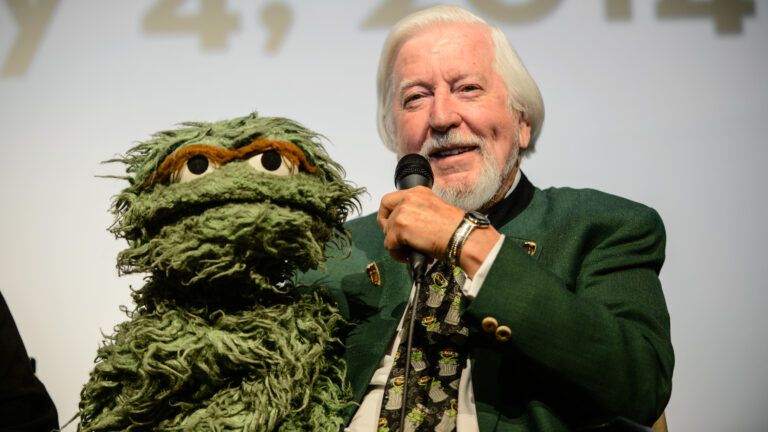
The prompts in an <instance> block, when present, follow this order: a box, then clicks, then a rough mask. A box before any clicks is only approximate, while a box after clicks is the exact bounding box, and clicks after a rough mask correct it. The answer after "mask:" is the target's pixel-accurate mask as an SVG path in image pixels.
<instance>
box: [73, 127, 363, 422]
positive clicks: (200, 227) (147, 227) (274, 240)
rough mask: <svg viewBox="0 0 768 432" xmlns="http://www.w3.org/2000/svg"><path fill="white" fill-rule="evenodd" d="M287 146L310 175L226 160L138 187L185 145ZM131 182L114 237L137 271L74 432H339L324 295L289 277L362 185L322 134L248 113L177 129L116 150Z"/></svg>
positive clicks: (319, 257) (310, 260) (332, 316)
mask: <svg viewBox="0 0 768 432" xmlns="http://www.w3.org/2000/svg"><path fill="white" fill-rule="evenodd" d="M255 138H270V139H276V140H284V141H289V142H291V143H293V144H295V145H296V146H298V147H299V149H300V150H301V151H302V152H303V153H304V155H305V157H306V158H307V159H308V160H309V162H310V163H311V164H312V165H315V166H317V167H318V168H319V170H318V171H317V172H315V173H312V174H310V173H307V172H299V173H297V174H295V175H288V176H276V175H273V174H270V173H265V172H260V171H256V170H255V169H253V168H252V167H251V166H250V165H249V164H248V162H247V161H243V160H238V161H231V162H229V163H227V164H226V165H224V166H221V167H218V168H217V169H216V170H214V171H212V172H211V173H208V174H205V175H203V176H200V177H199V178H196V179H194V180H192V181H189V182H186V183H170V184H153V183H151V182H147V179H149V178H151V176H152V173H153V172H154V170H155V169H157V167H158V166H159V165H160V164H161V163H162V161H163V159H164V158H165V157H167V156H168V155H171V154H172V153H173V152H174V151H177V150H179V149H181V148H183V147H185V146H187V145H191V144H206V145H211V146H221V147H228V148H236V147H241V146H245V145H248V144H250V143H251V142H252V141H253V139H255ZM116 161H119V162H122V163H125V164H126V166H127V167H126V171H127V173H128V176H126V177H125V179H127V180H128V183H129V185H128V187H127V188H126V189H125V190H123V191H122V192H121V193H120V194H119V195H118V196H117V197H116V199H115V201H114V204H113V212H114V214H115V223H114V225H113V226H112V228H111V230H112V232H113V233H115V234H116V235H117V236H118V237H121V238H124V239H126V240H127V242H128V248H127V249H125V250H124V251H122V252H121V253H120V254H119V256H118V269H119V270H120V272H122V273H146V274H147V276H146V284H145V285H144V286H142V287H141V288H139V289H137V290H136V291H135V292H134V293H133V298H134V301H135V303H136V306H135V308H133V309H132V310H130V311H129V310H128V309H127V308H126V309H125V311H126V313H127V315H128V318H129V319H128V320H127V321H125V322H123V323H121V324H118V325H117V326H116V327H115V329H114V333H112V334H110V335H107V336H105V340H104V344H103V345H102V346H101V347H100V348H99V349H98V352H97V358H96V365H95V367H94V370H93V371H92V372H91V375H90V379H89V381H88V383H87V384H86V385H85V386H84V388H83V390H82V392H81V402H80V426H79V430H81V431H107V430H109V431H117V430H120V431H123V430H130V431H150V430H151V431H155V430H161V431H179V430H184V431H187V430H189V431H192V430H194V431H229V430H238V431H239V430H247V431H264V430H278V429H279V430H285V431H305V430H323V431H336V430H338V428H339V426H340V424H341V423H342V422H343V418H342V415H341V412H342V410H344V409H345V408H347V407H348V406H349V405H350V400H351V394H350V388H349V386H348V385H347V384H345V373H346V365H345V363H344V360H343V359H342V358H341V348H342V347H341V345H340V343H339V339H338V335H339V332H340V331H342V329H343V328H344V327H345V326H346V323H345V321H344V320H343V318H342V316H341V314H340V313H339V312H338V309H337V307H336V306H335V305H334V303H333V301H331V300H330V298H329V297H328V295H327V293H326V290H325V289H324V288H323V287H322V286H320V285H318V284H311V285H310V284H301V283H296V282H293V281H292V279H293V278H294V275H295V273H296V272H298V271H304V270H308V269H312V268H316V267H318V266H320V265H322V263H323V261H324V260H325V259H326V256H325V254H324V250H325V248H326V244H328V243H329V242H331V243H333V244H336V245H337V247H339V248H341V249H344V247H345V246H344V245H345V244H346V243H347V239H348V237H347V233H346V231H345V229H344V227H343V223H344V221H345V219H346V217H347V214H348V213H349V212H350V211H351V210H353V209H354V208H356V206H357V201H356V196H357V194H358V193H360V192H361V190H360V189H358V188H355V187H352V186H350V185H349V184H347V183H346V182H345V181H344V179H343V174H344V173H343V171H342V170H341V167H339V166H338V165H337V164H336V163H335V162H333V161H332V160H330V158H329V157H328V155H327V154H326V153H325V151H324V150H323V148H322V145H321V144H320V137H319V136H318V135H317V134H315V133H313V132H311V131H309V130H307V129H305V128H304V127H302V126H301V125H299V124H297V123H295V122H293V121H290V120H287V119H280V118H262V117H258V116H257V115H256V114H251V115H249V116H245V117H241V118H237V119H232V120H225V121H221V122H216V123H185V124H184V125H183V127H182V128H180V129H176V130H173V131H165V132H160V133H158V134H155V135H154V136H153V138H152V139H151V140H149V141H147V142H144V143H140V144H138V145H137V146H135V147H134V148H132V149H131V150H129V151H128V153H127V154H126V155H125V156H123V157H121V158H118V159H116Z"/></svg>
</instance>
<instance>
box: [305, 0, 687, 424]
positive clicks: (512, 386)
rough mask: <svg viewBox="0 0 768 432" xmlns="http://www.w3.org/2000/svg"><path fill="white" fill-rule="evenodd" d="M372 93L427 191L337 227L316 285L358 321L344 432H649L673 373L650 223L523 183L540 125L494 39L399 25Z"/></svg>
mask: <svg viewBox="0 0 768 432" xmlns="http://www.w3.org/2000/svg"><path fill="white" fill-rule="evenodd" d="M378 96H379V131H380V134H381V136H382V139H383V140H384V142H385V144H386V145H387V146H388V147H389V148H391V149H392V150H393V151H395V152H396V153H397V155H398V157H402V156H403V155H406V154H409V153H420V154H421V155H423V156H425V157H426V158H427V159H428V160H429V164H430V165H431V168H432V170H433V172H434V188H433V189H432V190H430V189H427V188H425V187H415V188H411V189H407V190H402V191H397V192H393V193H390V194H388V195H386V196H384V198H383V199H382V201H381V205H380V208H379V211H378V213H377V214H376V215H369V216H366V217H362V218H360V219H357V220H354V221H351V222H350V223H349V224H348V228H349V229H350V231H351V234H352V240H353V247H352V253H351V255H348V254H347V253H345V252H346V251H342V252H341V253H339V254H338V258H337V259H335V260H332V261H330V262H329V264H328V266H327V269H326V270H325V271H323V272H322V273H320V274H315V276H321V277H323V278H324V283H326V284H330V286H332V287H334V289H336V291H335V292H334V294H335V295H336V296H337V299H338V301H339V305H340V309H341V310H342V312H343V313H344V314H345V315H346V316H348V317H349V319H350V321H351V322H352V323H353V324H354V326H353V327H352V329H351V331H350V332H349V334H348V335H346V339H345V346H346V359H347V364H348V369H349V370H348V376H349V380H350V382H351V384H352V387H353V390H354V392H355V396H356V400H357V401H359V402H360V405H359V407H355V409H353V410H351V412H350V413H349V414H350V424H349V426H348V428H347V430H354V431H375V430H379V431H387V430H391V431H395V430H402V431H411V430H413V431H415V430H430V431H431V430H437V431H451V430H458V431H459V432H466V431H476V430H481V431H513V430H514V431H527V430H544V431H560V430H573V429H591V428H595V427H600V426H601V425H605V424H606V423H607V422H610V421H612V420H614V419H617V418H621V419H628V420H630V421H632V422H636V423H641V424H646V425H650V424H652V423H653V421H654V420H655V419H656V418H657V417H658V416H659V415H660V414H661V413H662V411H663V409H664V407H665V406H666V404H667V401H668V400H669V396H670V391H671V376H672V368H673V363H674V357H673V351H672V347H671V344H670V335H669V317H668V314H667V309H666V305H665V302H664V297H663V294H662V290H661V285H660V283H659V279H658V273H659V271H660V269H661V266H662V263H663V261H664V245H665V235H664V228H663V225H662V222H661V220H660V218H659V217H658V215H657V214H656V212H655V211H654V210H652V209H650V208H648V207H645V206H643V205H640V204H637V203H633V202H631V201H628V200H624V199H622V198H618V197H615V196H611V195H607V194H604V193H600V192H597V191H593V190H576V189H569V188H561V189H556V188H552V189H546V190H540V189H537V188H535V187H534V186H532V185H531V183H530V182H529V181H528V180H527V179H526V177H525V176H524V175H523V174H522V173H521V172H520V170H519V166H520V156H521V154H522V153H524V152H530V151H531V150H532V149H533V146H534V144H535V142H536V138H537V137H538V135H539V132H540V130H541V126H542V122H543V118H544V109H543V103H542V101H541V96H540V94H539V91H538V88H537V86H536V84H535V83H534V82H533V80H532V78H531V77H530V76H529V74H528V72H527V70H526V69H525V67H524V66H523V64H522V62H521V61H520V59H519V58H518V56H517V54H516V52H515V51H514V49H513V48H512V47H511V45H510V44H509V42H508V41H507V39H506V37H505V36H504V35H503V34H502V33H501V31H500V30H498V29H496V28H492V27H490V26H488V25H487V24H486V23H485V22H483V21H482V20H481V19H480V18H478V17H476V16H474V15H472V14H470V13H469V12H467V11H465V10H463V9H460V8H454V7H436V8H431V9H427V10H425V11H421V12H417V13H415V14H412V15H410V16H408V17H406V18H405V19H403V20H402V21H400V22H399V23H398V24H397V25H396V26H395V28H394V29H393V31H392V33H391V34H390V36H389V38H388V39H387V41H386V43H385V45H384V49H383V52H382V57H381V63H380V68H379V75H378ZM486 215H487V216H486ZM412 250H413V251H418V252H421V253H423V254H424V255H427V256H428V257H429V258H431V259H432V260H433V261H434V263H433V264H432V267H431V268H430V270H429V271H428V273H427V275H426V276H425V278H424V280H425V282H424V283H423V284H422V288H421V290H422V291H424V292H418V293H414V292H412V291H413V288H412V286H413V285H412V283H411V279H410V277H409V275H408V271H407V267H406V265H404V264H403V263H404V262H405V261H406V260H407V257H408V256H409V253H410V251H412ZM409 296H410V297H409ZM409 299H410V300H409ZM413 303H416V305H417V306H415V307H413V308H412V307H410V306H408V305H409V304H413ZM411 324H413V325H411ZM409 339H411V340H410V341H409V343H406V342H407V341H408V340H409Z"/></svg>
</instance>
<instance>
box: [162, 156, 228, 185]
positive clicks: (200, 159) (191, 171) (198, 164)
mask: <svg viewBox="0 0 768 432" xmlns="http://www.w3.org/2000/svg"><path fill="white" fill-rule="evenodd" d="M216 168H217V167H216V165H215V164H213V163H211V162H210V161H209V160H208V158H207V157H205V156H203V155H196V156H192V157H191V158H189V159H187V161H186V162H184V166H183V167H181V168H180V169H179V170H178V171H176V172H175V173H174V174H173V177H171V181H173V182H174V183H186V182H188V181H192V180H194V179H196V178H198V177H200V176H202V175H205V174H208V173H209V172H212V171H213V170H215V169H216Z"/></svg>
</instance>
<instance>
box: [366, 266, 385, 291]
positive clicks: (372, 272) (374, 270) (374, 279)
mask: <svg viewBox="0 0 768 432" xmlns="http://www.w3.org/2000/svg"><path fill="white" fill-rule="evenodd" d="M365 272H366V273H368V279H369V280H370V281H371V283H372V284H373V286H380V285H381V272H379V266H377V265H376V263H375V262H372V263H369V264H368V265H367V266H365Z"/></svg>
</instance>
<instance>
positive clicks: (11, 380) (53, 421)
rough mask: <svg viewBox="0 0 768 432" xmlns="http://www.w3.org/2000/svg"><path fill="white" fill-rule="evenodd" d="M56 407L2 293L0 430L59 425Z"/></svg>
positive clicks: (28, 429) (0, 307)
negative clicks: (36, 371)
mask: <svg viewBox="0 0 768 432" xmlns="http://www.w3.org/2000/svg"><path fill="white" fill-rule="evenodd" d="M58 427H59V420H58V415H57V413H56V407H55V406H54V405H53V401H52V400H51V398H50V396H48V392H47V391H46V390H45V386H43V383H41V382H40V380H39V379H37V377H36V376H35V374H34V371H33V370H32V363H31V361H30V359H29V357H28V356H27V351H26V350H25V349H24V344H23V343H22V340H21V336H20V335H19V331H18V329H17V328H16V324H15V323H14V321H13V317H12V316H11V312H10V310H9V309H8V305H7V304H6V303H5V299H3V296H2V294H0V430H13V431H50V430H54V429H58Z"/></svg>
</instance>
